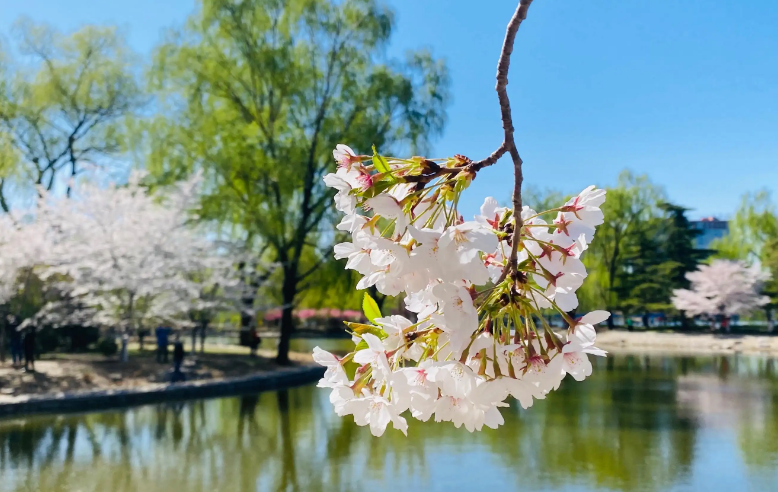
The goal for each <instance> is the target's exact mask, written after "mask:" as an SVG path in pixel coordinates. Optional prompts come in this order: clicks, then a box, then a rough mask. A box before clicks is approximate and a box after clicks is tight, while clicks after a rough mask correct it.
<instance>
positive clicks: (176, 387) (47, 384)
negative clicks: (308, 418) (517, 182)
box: [0, 351, 323, 416]
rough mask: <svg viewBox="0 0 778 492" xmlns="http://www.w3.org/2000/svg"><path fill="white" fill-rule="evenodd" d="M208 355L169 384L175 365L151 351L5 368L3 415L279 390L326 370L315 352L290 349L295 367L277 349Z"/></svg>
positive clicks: (0, 391) (56, 358)
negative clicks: (283, 362) (277, 359)
mask: <svg viewBox="0 0 778 492" xmlns="http://www.w3.org/2000/svg"><path fill="white" fill-rule="evenodd" d="M265 352H266V351H260V354H259V357H249V356H248V355H246V354H245V353H243V354H235V353H208V352H206V353H204V354H198V355H197V356H196V357H189V358H188V360H187V361H186V363H185V365H184V368H183V372H184V375H185V377H186V382H183V383H176V384H171V383H170V377H171V369H172V367H171V364H169V363H162V364H160V363H157V362H156V361H155V360H154V357H153V356H152V355H151V354H150V353H145V354H142V355H134V356H131V357H130V360H129V361H128V362H126V363H121V362H118V361H117V360H115V358H111V359H108V358H105V357H101V356H96V355H95V354H63V355H53V356H48V357H46V358H45V359H43V360H39V361H36V367H35V368H36V371H35V372H25V371H23V370H21V369H17V368H13V367H12V366H11V365H10V364H5V365H1V366H0V416H4V415H18V414H30V413H45V412H57V413H60V412H74V411H75V412H78V411H87V410H94V409H104V408H111V407H117V406H132V405H143V404H148V403H154V402H159V401H165V400H175V399H188V398H207V397H212V396H225V395H230V394H236V393H241V392H252V391H261V390H265V389H278V388H283V387H287V386H294V385H297V384H304V383H309V382H312V381H315V380H316V379H318V378H320V377H321V374H322V372H323V369H322V368H321V367H320V366H314V365H312V364H311V363H312V360H311V357H310V354H299V353H290V358H291V359H292V361H293V365H292V366H289V367H281V366H278V365H276V364H275V363H274V360H273V358H272V355H273V354H272V353H271V352H267V353H265Z"/></svg>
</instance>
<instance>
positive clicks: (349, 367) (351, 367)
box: [343, 344, 367, 381]
mask: <svg viewBox="0 0 778 492" xmlns="http://www.w3.org/2000/svg"><path fill="white" fill-rule="evenodd" d="M365 345H367V344H365ZM357 369H359V364H357V363H356V362H354V361H353V360H350V361H348V362H346V363H345V364H343V370H344V371H345V372H346V376H348V379H349V381H353V380H354V375H355V374H356V373H357Z"/></svg>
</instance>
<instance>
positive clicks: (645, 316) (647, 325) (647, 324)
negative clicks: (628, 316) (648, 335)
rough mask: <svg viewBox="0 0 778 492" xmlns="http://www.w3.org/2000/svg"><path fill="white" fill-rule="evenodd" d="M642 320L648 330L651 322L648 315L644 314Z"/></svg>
mask: <svg viewBox="0 0 778 492" xmlns="http://www.w3.org/2000/svg"><path fill="white" fill-rule="evenodd" d="M641 319H642V320H643V328H645V329H648V328H649V324H650V323H649V320H648V313H643V316H641Z"/></svg>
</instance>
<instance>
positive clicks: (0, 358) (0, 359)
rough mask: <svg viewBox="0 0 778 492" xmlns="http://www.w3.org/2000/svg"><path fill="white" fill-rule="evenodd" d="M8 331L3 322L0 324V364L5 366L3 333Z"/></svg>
mask: <svg viewBox="0 0 778 492" xmlns="http://www.w3.org/2000/svg"><path fill="white" fill-rule="evenodd" d="M6 331H8V327H6V326H5V322H3V323H2V324H0V364H5V332H6Z"/></svg>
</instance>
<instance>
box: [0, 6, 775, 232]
mask: <svg viewBox="0 0 778 492" xmlns="http://www.w3.org/2000/svg"><path fill="white" fill-rule="evenodd" d="M2 3H3V5H2V9H0V30H2V32H3V33H4V34H7V33H8V29H9V27H10V25H11V24H12V22H13V21H14V20H15V19H16V18H17V17H18V16H20V15H27V16H29V17H31V18H32V19H33V20H36V21H45V22H48V23H51V24H53V25H55V26H57V27H59V28H61V29H63V30H69V29H74V28H77V27H78V26H79V25H81V24H84V23H113V24H118V25H120V26H121V27H123V28H124V29H125V31H126V32H127V34H128V36H129V39H130V43H131V45H132V46H133V47H134V48H135V49H136V50H138V51H139V52H140V53H142V54H148V53H149V52H150V51H151V49H152V48H153V46H154V45H155V43H156V42H157V40H158V39H159V37H160V34H161V32H162V30H163V29H164V28H165V27H167V26H173V25H177V24H180V23H181V22H183V20H184V19H185V17H186V16H187V15H188V14H189V13H190V12H191V10H192V9H193V6H194V2H193V1H192V0H133V1H126V0H123V1H112V2H106V1H105V0H26V1H18V2H17V1H10V0H4V1H3V2H2ZM388 3H389V4H390V5H392V6H393V7H394V8H395V11H396V13H397V26H396V31H395V35H394V41H393V44H392V46H391V47H390V53H389V54H390V55H391V54H401V53H402V51H403V50H405V49H408V48H414V47H427V48H430V49H431V50H432V51H433V53H434V54H436V55H438V56H443V57H445V58H446V59H447V61H448V64H449V67H450V70H451V75H452V94H453V98H454V100H453V103H452V106H451V108H450V112H449V124H448V126H447V128H446V131H445V134H444V135H443V137H442V138H440V139H438V140H437V142H436V144H435V148H434V152H433V153H434V154H435V155H436V156H437V155H451V154H455V153H461V154H465V155H468V156H470V157H472V158H474V159H477V158H481V157H483V156H485V155H487V154H489V153H490V152H491V151H492V150H494V148H495V147H496V146H497V145H498V144H499V143H500V141H501V134H502V130H501V126H500V121H499V112H498V107H497V103H496V96H495V93H494V74H495V65H496V60H497V56H498V53H499V49H500V45H501V43H502V38H503V35H504V32H505V24H506V23H507V21H508V19H509V18H510V15H511V14H512V12H513V9H514V8H515V1H514V0H489V1H480V2H470V1H465V0H447V1H444V0H423V1H419V0H394V1H390V2H388ZM473 5H476V6H477V7H473ZM777 25H778V2H774V1H768V0H750V1H748V2H725V1H722V0H706V1H703V0H684V1H678V0H653V1H650V2H646V1H641V2H637V1H604V0H589V1H587V2H583V1H581V0H536V1H535V3H534V4H533V5H532V7H531V9H530V11H529V18H528V19H527V21H526V23H525V24H524V25H523V26H522V28H521V30H520V32H519V35H518V38H517V42H516V49H515V52H514V58H513V65H512V70H511V77H510V85H509V87H508V90H509V94H510V97H511V102H512V105H513V108H514V114H515V116H514V124H515V127H516V130H517V142H518V147H519V150H520V152H521V154H522V157H523V158H524V161H525V179H526V181H525V182H526V183H528V184H533V185H535V186H539V187H541V188H542V187H552V188H557V189H560V190H562V191H566V192H577V191H578V190H580V189H582V188H584V187H585V186H587V185H589V184H597V185H600V186H604V185H608V184H612V183H614V182H615V180H616V177H617V175H618V173H619V172H620V171H621V170H622V169H625V168H626V169H630V170H632V171H633V172H636V173H647V174H649V176H650V177H651V178H652V180H653V181H654V182H655V183H657V184H660V185H662V186H664V187H665V189H666V190H667V193H668V196H669V198H670V199H671V200H673V201H675V202H677V203H680V204H682V205H685V206H688V207H691V208H693V209H695V210H694V211H693V212H692V213H691V216H692V217H700V216H706V215H718V216H724V217H727V216H730V215H731V214H732V213H733V211H734V210H735V208H736V207H737V204H738V202H739V200H740V196H741V195H742V194H743V193H744V192H747V191H755V190H758V189H760V188H768V189H771V190H772V191H773V192H774V193H775V191H776V187H777V186H778V29H777V28H776V26H777ZM510 174H511V165H510V163H509V162H508V160H507V159H503V161H501V162H500V163H499V164H497V165H495V166H493V167H492V168H490V169H487V170H485V171H484V172H483V173H482V175H479V177H478V178H477V179H476V181H475V182H474V183H473V187H472V191H471V192H470V193H469V196H470V198H469V199H468V200H470V201H467V202H465V212H472V211H474V210H475V209H476V207H477V205H478V202H479V200H478V198H479V197H483V196H485V195H487V194H490V195H493V196H495V197H497V198H499V199H501V200H505V199H507V198H508V196H509V194H510V184H509V183H510V181H511V178H510Z"/></svg>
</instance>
